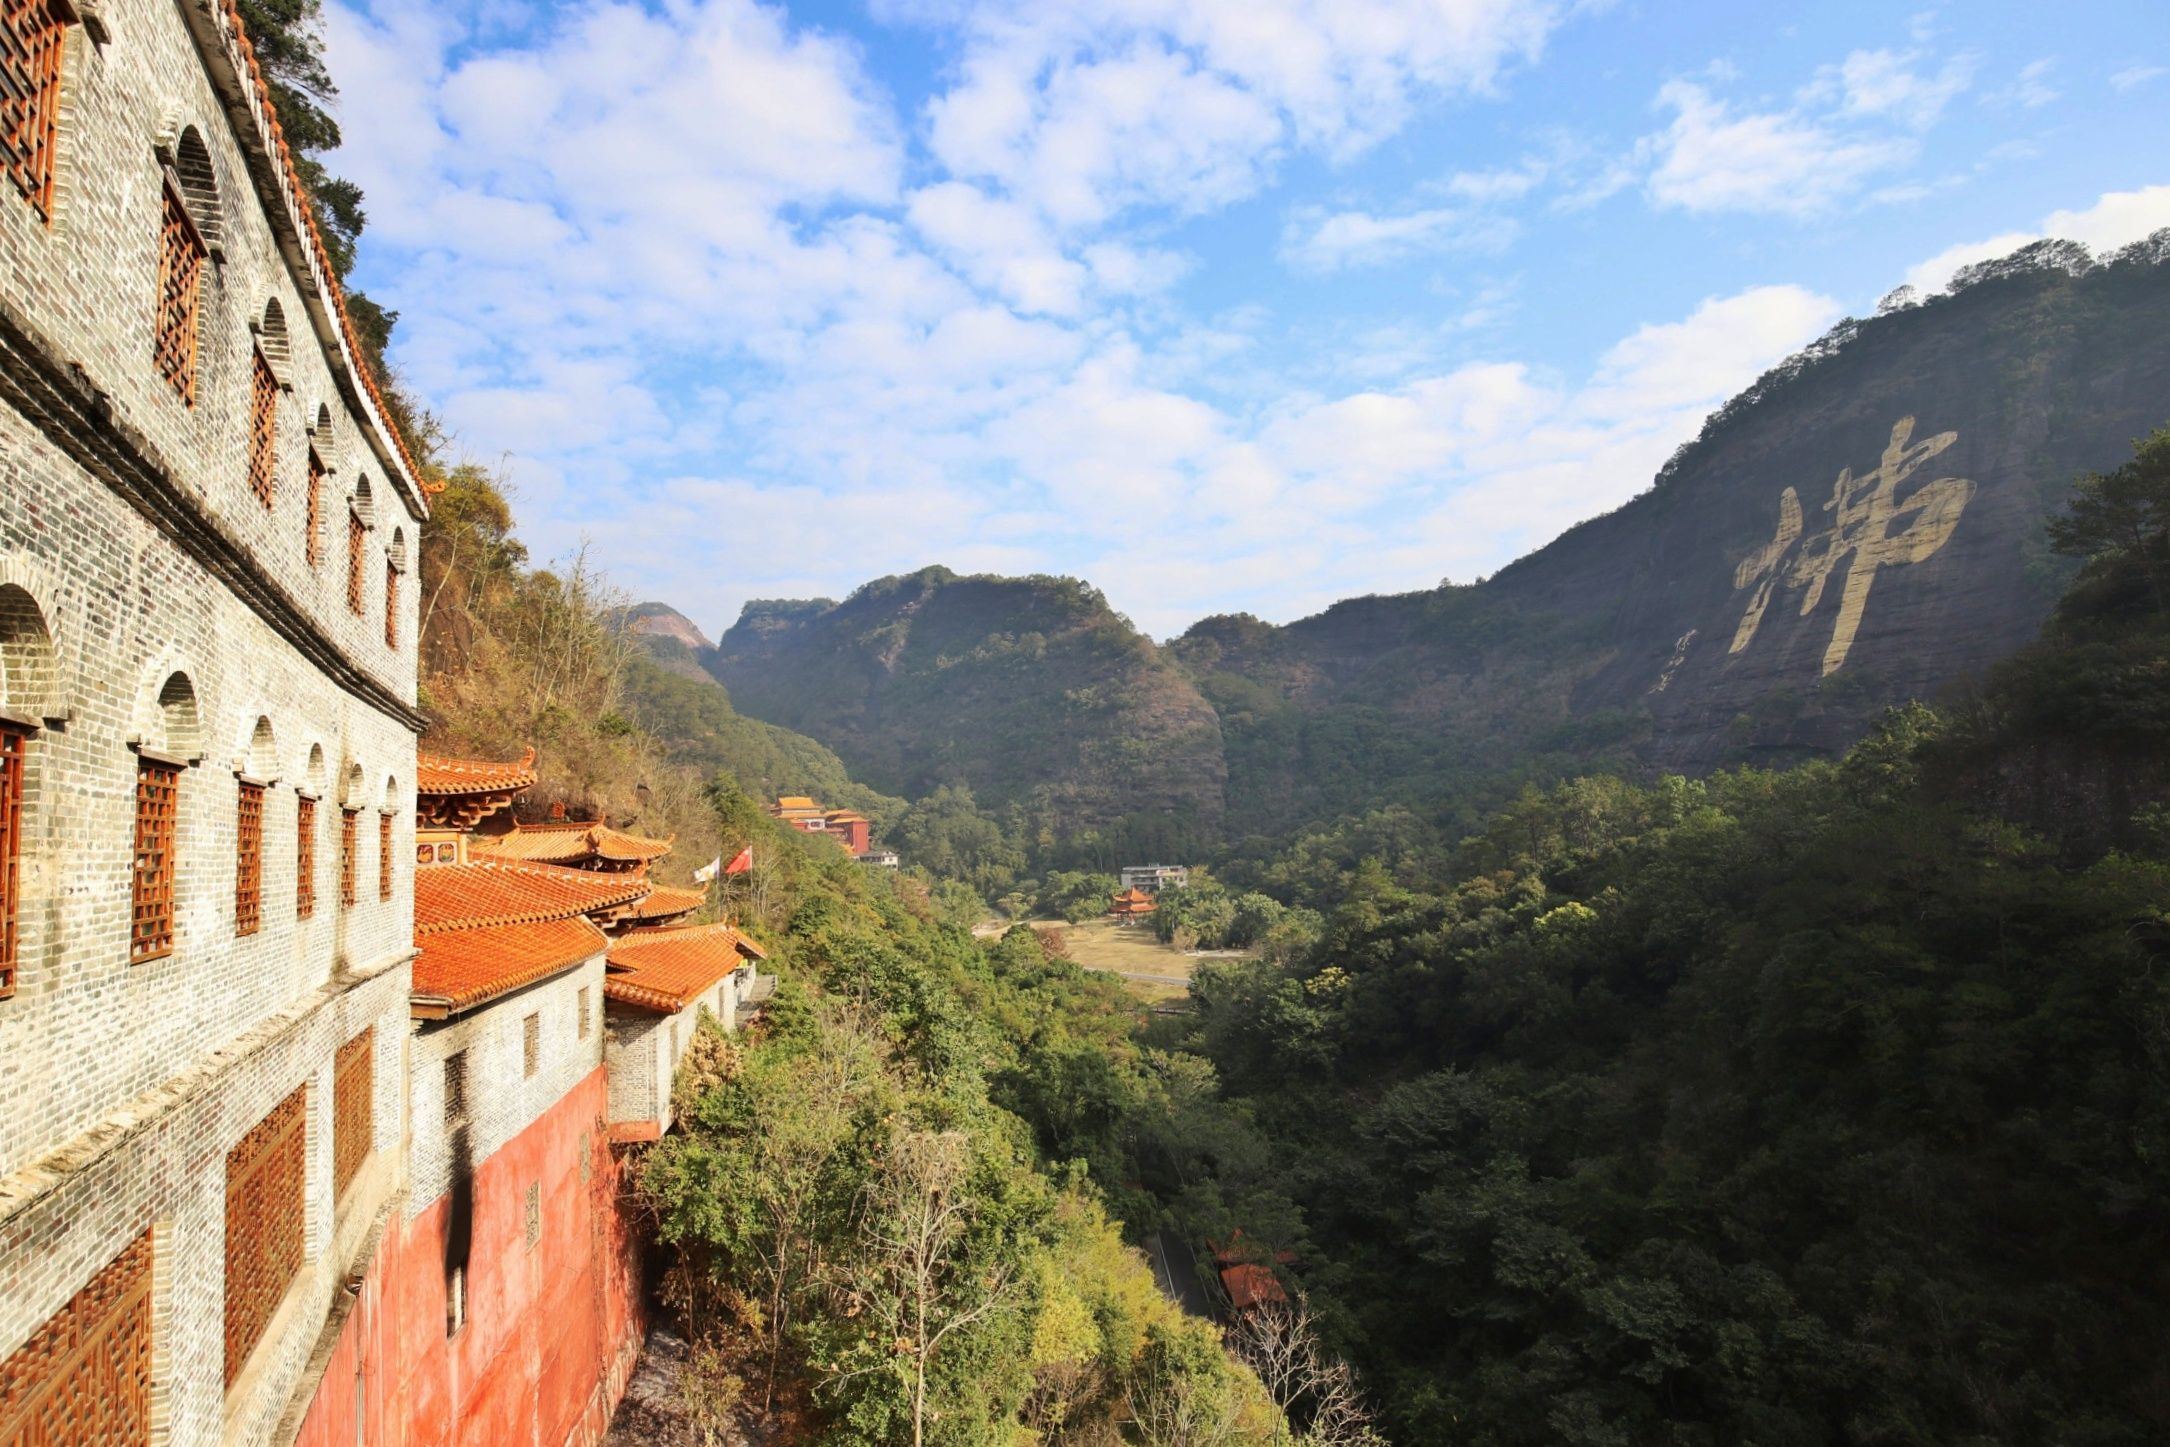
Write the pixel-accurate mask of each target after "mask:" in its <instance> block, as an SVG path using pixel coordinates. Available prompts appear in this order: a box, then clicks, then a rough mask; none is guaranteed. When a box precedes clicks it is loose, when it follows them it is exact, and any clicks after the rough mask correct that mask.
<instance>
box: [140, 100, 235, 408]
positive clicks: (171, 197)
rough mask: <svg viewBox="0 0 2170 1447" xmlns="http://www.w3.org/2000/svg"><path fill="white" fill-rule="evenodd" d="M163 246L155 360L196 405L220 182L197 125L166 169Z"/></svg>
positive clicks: (160, 370) (160, 244)
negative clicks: (198, 346) (203, 308)
mask: <svg viewBox="0 0 2170 1447" xmlns="http://www.w3.org/2000/svg"><path fill="white" fill-rule="evenodd" d="M163 194H164V201H163V203H162V204H163V207H164V211H163V219H162V221H161V222H160V226H159V241H158V297H157V308H156V315H157V321H158V328H157V336H156V341H155V344H154V346H153V349H152V356H153V358H154V360H156V362H157V363H158V373H159V375H160V376H162V377H164V378H165V379H166V380H167V382H169V383H171V384H172V386H173V390H174V391H175V392H176V393H177V394H178V395H179V396H180V398H181V400H182V401H184V402H186V403H188V404H189V405H190V406H191V407H193V406H195V405H196V344H197V334H198V332H199V330H200V317H199V311H200V307H201V302H202V298H203V268H204V261H205V260H206V259H207V258H208V257H210V256H211V255H212V254H213V251H214V250H215V248H216V245H217V241H218V227H219V220H218V215H219V210H218V182H217V179H216V177H215V176H214V175H213V173H212V169H211V153H210V151H209V150H208V149H207V148H206V147H205V146H204V143H203V137H202V136H201V135H200V134H198V133H197V130H196V128H195V127H194V126H190V127H189V128H188V129H186V130H184V131H182V132H181V138H180V140H179V142H178V143H176V145H175V146H174V152H173V163H172V165H171V166H169V167H168V168H167V170H166V184H165V190H164V193H163Z"/></svg>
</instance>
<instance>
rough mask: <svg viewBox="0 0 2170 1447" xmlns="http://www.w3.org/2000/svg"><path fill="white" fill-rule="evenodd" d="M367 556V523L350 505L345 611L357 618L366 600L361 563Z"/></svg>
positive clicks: (365, 585) (364, 579)
mask: <svg viewBox="0 0 2170 1447" xmlns="http://www.w3.org/2000/svg"><path fill="white" fill-rule="evenodd" d="M368 558H369V524H368V522H366V521H365V520H364V519H363V517H362V515H361V513H360V512H359V511H358V510H356V509H355V508H354V507H352V506H351V505H350V506H349V507H348V508H347V611H348V612H349V613H352V614H353V615H354V616H355V617H357V618H359V617H361V616H362V613H363V605H364V603H365V602H366V601H367V595H368V580H367V578H366V577H365V575H364V568H363V565H364V564H365V563H366V562H367V561H368Z"/></svg>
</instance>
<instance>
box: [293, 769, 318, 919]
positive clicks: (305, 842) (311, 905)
mask: <svg viewBox="0 0 2170 1447" xmlns="http://www.w3.org/2000/svg"><path fill="white" fill-rule="evenodd" d="M315 913H316V800H314V799H312V798H310V797H309V796H308V795H306V794H304V795H302V796H301V798H300V799H298V800H297V801H296V802H295V807H294V918H296V919H307V918H309V917H310V916H311V915H313V914H315Z"/></svg>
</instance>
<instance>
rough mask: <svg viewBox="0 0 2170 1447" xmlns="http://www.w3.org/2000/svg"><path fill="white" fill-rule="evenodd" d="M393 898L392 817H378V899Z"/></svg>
mask: <svg viewBox="0 0 2170 1447" xmlns="http://www.w3.org/2000/svg"><path fill="white" fill-rule="evenodd" d="M391 897H392V816H391V815H389V814H379V815H378V816H377V898H379V899H390V898H391Z"/></svg>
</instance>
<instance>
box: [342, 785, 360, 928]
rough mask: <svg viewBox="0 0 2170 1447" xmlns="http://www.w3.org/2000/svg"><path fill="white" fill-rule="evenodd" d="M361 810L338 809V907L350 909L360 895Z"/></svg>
mask: <svg viewBox="0 0 2170 1447" xmlns="http://www.w3.org/2000/svg"><path fill="white" fill-rule="evenodd" d="M361 839H362V811H361V810H359V809H346V808H342V809H341V810H340V811H339V907H340V908H341V909H352V908H354V906H355V904H356V903H357V901H358V900H359V899H360V897H361V866H360V862H359V861H358V860H357V859H356V858H355V856H356V855H358V854H360V853H361V852H362V844H361Z"/></svg>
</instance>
